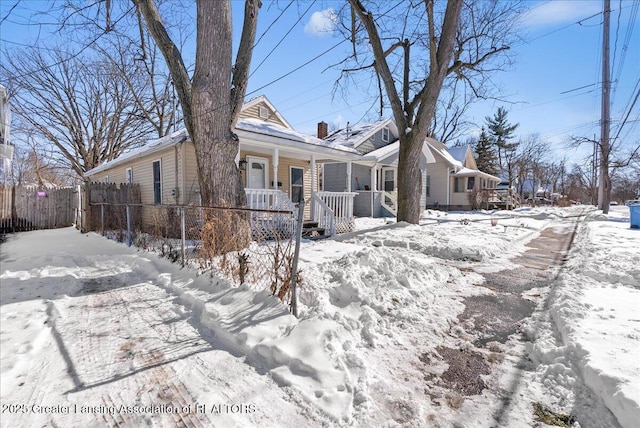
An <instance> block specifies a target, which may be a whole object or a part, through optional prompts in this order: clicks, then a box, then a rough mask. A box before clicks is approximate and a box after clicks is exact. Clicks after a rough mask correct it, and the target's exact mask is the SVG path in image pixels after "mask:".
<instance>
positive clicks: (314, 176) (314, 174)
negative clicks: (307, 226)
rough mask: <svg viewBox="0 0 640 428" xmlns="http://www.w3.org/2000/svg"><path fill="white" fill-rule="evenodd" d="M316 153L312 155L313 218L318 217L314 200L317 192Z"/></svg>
mask: <svg viewBox="0 0 640 428" xmlns="http://www.w3.org/2000/svg"><path fill="white" fill-rule="evenodd" d="M316 174H317V171H316V155H311V218H312V219H315V218H316V213H315V211H316V210H315V208H316V204H315V203H314V202H313V194H314V193H315V192H316Z"/></svg>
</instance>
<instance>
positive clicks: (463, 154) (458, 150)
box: [447, 146, 469, 165]
mask: <svg viewBox="0 0 640 428" xmlns="http://www.w3.org/2000/svg"><path fill="white" fill-rule="evenodd" d="M447 151H448V152H449V154H450V155H451V157H452V158H454V159H455V160H457V161H458V162H461V163H462V164H463V165H464V163H465V160H466V159H467V152H468V151H469V146H453V147H447Z"/></svg>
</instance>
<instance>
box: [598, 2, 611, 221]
mask: <svg viewBox="0 0 640 428" xmlns="http://www.w3.org/2000/svg"><path fill="white" fill-rule="evenodd" d="M610 21H611V1H610V0H604V10H603V24H602V33H603V34H602V115H601V119H600V183H599V186H598V208H599V209H601V210H602V212H603V213H604V214H607V213H608V212H609V199H610V194H611V179H610V178H609V152H610V151H611V148H610V144H609V125H610V123H611V112H610V106H611V102H610V100H609V96H610V92H611V81H610V76H609V70H610V68H609V28H610Z"/></svg>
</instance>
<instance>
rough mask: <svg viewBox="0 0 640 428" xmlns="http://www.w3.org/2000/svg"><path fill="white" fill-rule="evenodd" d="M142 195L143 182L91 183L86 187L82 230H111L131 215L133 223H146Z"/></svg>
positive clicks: (83, 198) (134, 224)
mask: <svg viewBox="0 0 640 428" xmlns="http://www.w3.org/2000/svg"><path fill="white" fill-rule="evenodd" d="M141 202H142V196H141V193H140V185H139V184H124V183H123V184H119V185H118V184H115V183H87V184H86V185H85V186H84V187H83V189H82V231H83V232H88V231H96V230H102V229H104V228H106V229H111V228H113V227H114V226H115V225H120V224H122V222H123V221H124V219H126V218H127V213H126V210H127V208H126V205H131V206H130V207H129V210H130V211H129V218H130V221H132V222H133V224H132V225H131V226H132V227H133V226H137V225H138V224H139V223H141V222H142V207H141V206H140V205H141Z"/></svg>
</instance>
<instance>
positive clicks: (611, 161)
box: [569, 133, 640, 214]
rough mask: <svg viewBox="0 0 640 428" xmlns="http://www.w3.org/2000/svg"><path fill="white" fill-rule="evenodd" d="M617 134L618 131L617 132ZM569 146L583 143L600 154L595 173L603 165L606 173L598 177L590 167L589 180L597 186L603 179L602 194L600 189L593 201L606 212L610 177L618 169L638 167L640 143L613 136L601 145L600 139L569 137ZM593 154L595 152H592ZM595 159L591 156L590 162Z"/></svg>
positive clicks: (601, 168)
mask: <svg viewBox="0 0 640 428" xmlns="http://www.w3.org/2000/svg"><path fill="white" fill-rule="evenodd" d="M618 135H619V133H618ZM569 144H570V146H572V147H579V146H584V145H589V146H595V148H596V150H594V153H597V154H598V155H599V156H600V158H601V159H600V162H599V167H598V170H597V173H599V174H600V175H601V174H602V171H603V167H606V172H607V173H606V174H605V176H604V177H602V176H600V177H598V174H597V173H596V172H595V170H593V167H592V168H591V169H592V173H593V175H594V178H592V179H591V180H590V181H591V182H593V183H594V186H596V187H598V190H600V189H599V186H598V185H599V184H600V182H601V181H604V182H605V183H604V193H605V194H604V195H601V194H600V193H601V192H600V191H598V193H597V194H596V195H594V198H595V196H597V199H594V202H595V201H597V204H598V207H600V209H602V210H603V212H604V213H605V214H606V213H608V212H609V202H610V201H611V191H612V179H613V177H614V176H615V175H616V174H617V173H618V171H619V170H623V171H624V170H627V169H631V170H633V169H634V166H635V168H637V169H640V144H638V142H637V141H632V142H627V144H623V142H622V141H621V140H619V139H617V138H613V139H612V140H610V141H609V144H606V145H605V146H603V144H602V142H601V141H600V140H594V139H592V138H588V137H571V141H570V143H569ZM594 156H595V154H594ZM603 156H605V157H606V161H605V162H602V157H603ZM594 160H595V159H593V157H592V158H591V162H592V163H595V162H594Z"/></svg>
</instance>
